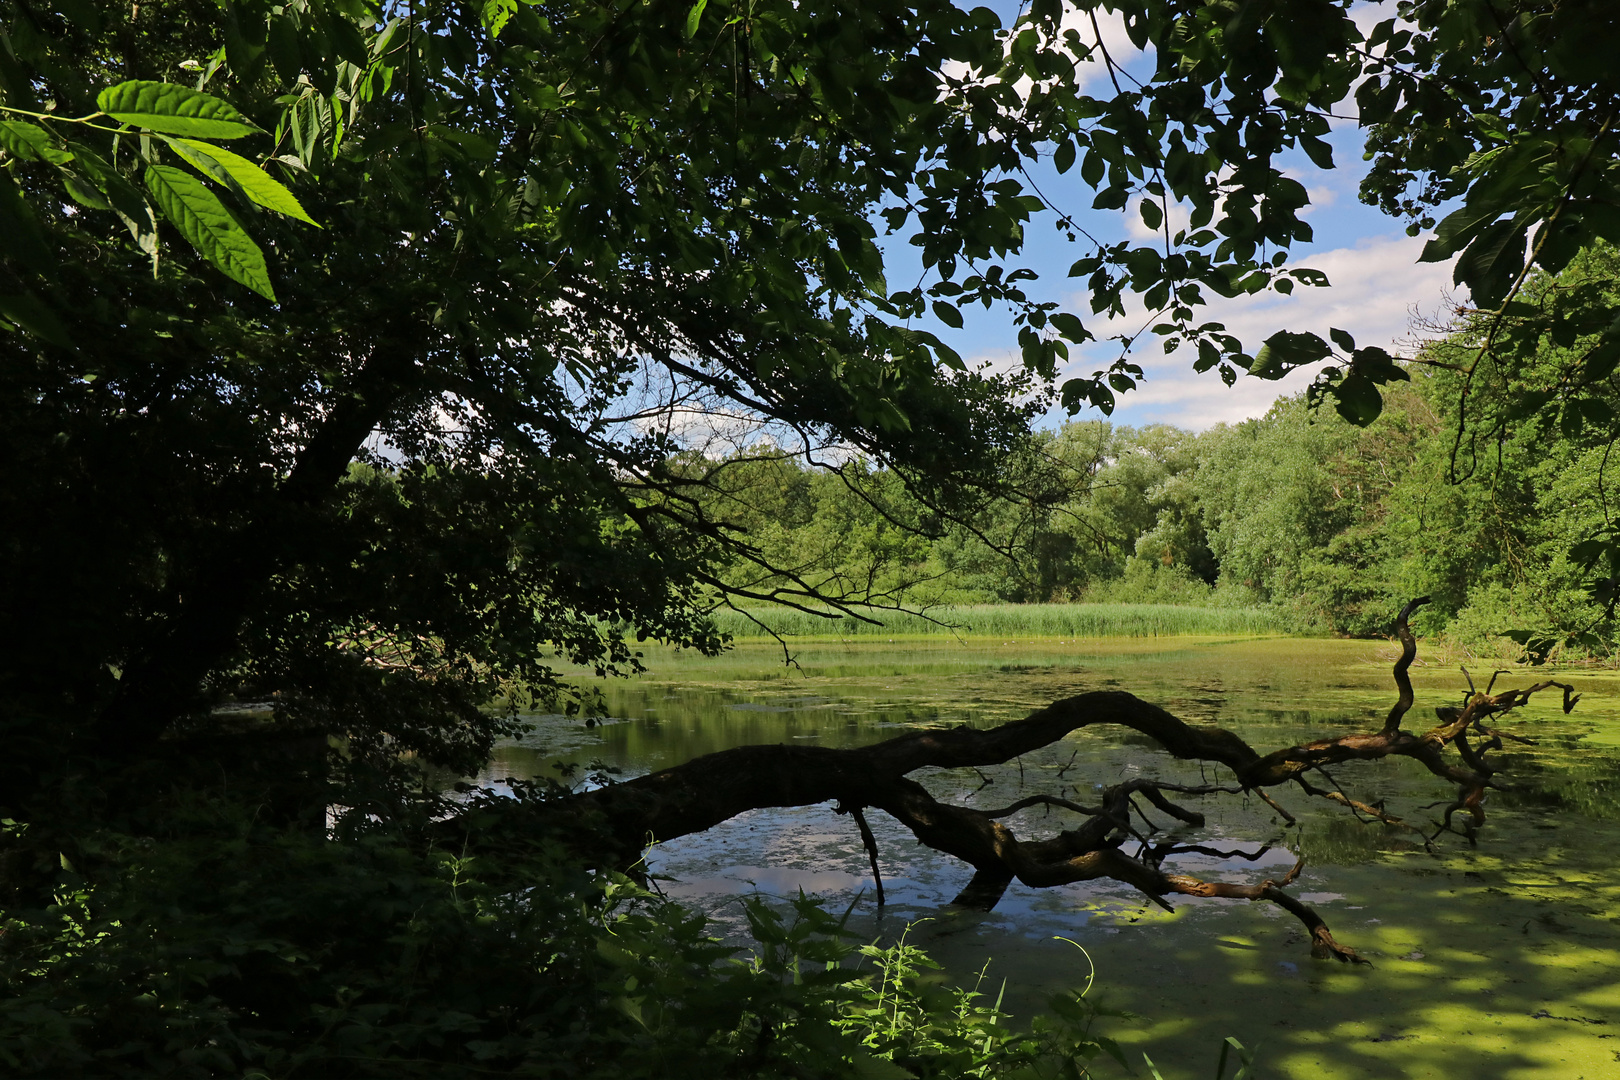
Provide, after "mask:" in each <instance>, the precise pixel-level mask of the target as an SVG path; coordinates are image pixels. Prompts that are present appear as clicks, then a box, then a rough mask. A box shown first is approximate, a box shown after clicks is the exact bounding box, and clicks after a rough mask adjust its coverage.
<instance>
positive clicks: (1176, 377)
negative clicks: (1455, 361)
mask: <svg viewBox="0 0 1620 1080" xmlns="http://www.w3.org/2000/svg"><path fill="white" fill-rule="evenodd" d="M1422 250H1423V240H1422V239H1421V238H1412V237H1406V236H1399V237H1393V236H1383V237H1369V238H1367V239H1365V240H1362V241H1361V242H1360V243H1358V244H1357V245H1356V246H1355V247H1351V248H1338V249H1335V250H1332V251H1324V252H1319V253H1317V254H1314V255H1310V256H1305V257H1303V258H1301V259H1300V260H1299V261H1298V263H1297V264H1296V263H1291V264H1290V265H1301V266H1309V267H1311V268H1312V269H1315V270H1320V271H1322V272H1323V273H1325V274H1326V275H1327V276H1328V280H1329V281H1330V282H1331V283H1332V284H1331V285H1330V286H1329V287H1326V288H1303V287H1302V288H1296V290H1295V291H1294V293H1293V294H1292V295H1290V296H1282V295H1279V294H1276V293H1263V294H1260V295H1258V296H1247V297H1240V298H1238V299H1235V300H1223V299H1218V298H1216V299H1212V301H1211V302H1210V303H1209V304H1208V305H1206V307H1205V308H1204V309H1203V311H1201V312H1199V315H1198V317H1199V319H1200V321H1218V322H1221V323H1224V324H1225V325H1226V328H1227V331H1228V332H1229V333H1232V334H1234V335H1236V336H1237V337H1238V338H1239V340H1241V341H1242V342H1243V343H1244V346H1245V347H1246V348H1247V349H1248V350H1249V351H1250V352H1253V351H1254V350H1255V349H1257V348H1259V346H1260V342H1261V341H1262V340H1263V339H1265V338H1267V337H1269V336H1271V335H1272V334H1274V333H1276V332H1277V331H1278V330H1295V331H1313V332H1315V333H1317V334H1320V335H1321V336H1323V337H1324V338H1325V337H1327V332H1328V330H1329V328H1330V327H1337V328H1339V329H1342V330H1347V331H1349V332H1350V333H1351V334H1352V335H1353V336H1354V337H1355V339H1356V344H1358V345H1379V346H1383V347H1385V348H1391V351H1395V352H1398V353H1399V352H1400V351H1401V350H1400V343H1401V342H1402V341H1406V340H1408V339H1409V338H1410V337H1411V330H1410V327H1411V324H1412V322H1413V315H1414V313H1421V314H1424V315H1429V316H1433V315H1435V314H1436V313H1438V312H1439V311H1441V310H1442V309H1443V308H1444V307H1445V304H1446V297H1447V295H1448V293H1449V292H1450V289H1451V266H1450V265H1449V264H1436V263H1419V262H1418V261H1417V257H1418V255H1419V253H1420V252H1421V251H1422ZM1070 304H1071V306H1072V307H1073V308H1074V309H1075V310H1080V311H1084V310H1085V309H1086V300H1085V297H1084V296H1079V297H1075V298H1071V300H1070ZM1145 321H1146V320H1145V316H1144V315H1143V313H1142V312H1141V310H1140V309H1137V310H1135V311H1131V312H1128V313H1127V317H1126V318H1124V319H1115V320H1111V322H1110V323H1109V324H1107V325H1106V326H1105V325H1102V324H1098V325H1096V326H1093V327H1092V329H1093V331H1094V332H1096V333H1097V334H1098V336H1099V337H1100V336H1103V335H1104V334H1109V333H1134V332H1135V331H1137V330H1138V329H1139V328H1141V326H1142V324H1143V323H1144V322H1145ZM1140 342H1141V345H1140V351H1137V350H1133V353H1132V355H1133V359H1135V361H1136V363H1138V364H1140V365H1141V366H1142V368H1143V370H1144V371H1145V373H1146V377H1145V379H1144V380H1143V382H1142V383H1141V385H1140V386H1138V388H1137V389H1135V390H1133V391H1131V392H1129V393H1126V394H1121V395H1120V396H1119V408H1118V409H1116V411H1115V413H1114V417H1115V419H1116V421H1117V422H1120V423H1127V424H1141V423H1154V422H1163V423H1171V424H1176V425H1178V426H1180V427H1187V428H1193V429H1195V430H1201V429H1203V428H1207V427H1209V426H1211V425H1213V424H1218V423H1222V422H1226V423H1233V422H1236V421H1239V420H1244V419H1248V418H1250V417H1254V416H1260V415H1262V414H1264V413H1265V411H1266V410H1267V409H1269V408H1270V407H1271V404H1272V402H1274V401H1276V399H1277V398H1279V397H1281V396H1283V395H1285V394H1294V393H1298V392H1299V391H1301V390H1303V389H1304V388H1305V387H1306V386H1308V385H1310V382H1311V379H1312V378H1313V376H1314V374H1315V370H1314V369H1301V370H1299V371H1296V372H1294V373H1292V374H1290V375H1289V376H1288V377H1287V378H1284V379H1281V380H1279V381H1277V382H1267V381H1265V380H1263V379H1255V378H1251V377H1249V376H1247V375H1240V376H1239V378H1238V381H1237V385H1236V386H1233V387H1230V388H1229V387H1227V386H1226V385H1225V384H1223V383H1222V382H1221V379H1220V375H1219V374H1218V373H1217V372H1215V371H1208V372H1205V373H1203V374H1201V375H1200V374H1198V373H1196V372H1194V371H1193V370H1192V361H1193V356H1192V355H1190V354H1189V353H1188V352H1187V350H1186V349H1185V348H1183V349H1182V350H1181V351H1178V352H1175V353H1171V354H1169V355H1168V356H1166V355H1164V354H1163V353H1162V352H1161V351H1160V350H1159V347H1158V345H1157V342H1156V340H1155V339H1153V338H1151V337H1150V336H1146V335H1144V336H1143V337H1142V338H1141V339H1140ZM1110 346H1111V347H1112V349H1113V350H1115V351H1110ZM1117 349H1118V345H1117V343H1113V342H1104V343H1101V344H1099V345H1096V346H1091V347H1089V348H1087V349H1086V350H1085V355H1084V356H1083V358H1082V359H1080V360H1078V361H1076V362H1075V363H1074V364H1072V365H1071V368H1072V370H1073V371H1074V372H1075V373H1089V372H1090V371H1092V370H1095V369H1096V368H1097V367H1098V366H1100V364H1102V363H1106V362H1108V361H1110V360H1112V359H1113V357H1114V355H1116V354H1117ZM1406 351H1407V352H1408V353H1409V351H1410V350H1409V349H1408V350H1406Z"/></svg>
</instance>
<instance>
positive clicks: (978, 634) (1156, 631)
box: [714, 604, 1289, 639]
mask: <svg viewBox="0 0 1620 1080" xmlns="http://www.w3.org/2000/svg"><path fill="white" fill-rule="evenodd" d="M868 614H870V616H871V618H872V619H873V620H874V621H870V622H869V621H865V620H864V619H858V618H853V617H849V616H839V615H838V614H837V613H836V612H829V613H828V616H829V617H823V616H821V615H817V614H814V613H812V612H808V611H800V610H797V609H794V608H744V609H740V610H726V609H722V610H720V611H717V612H715V613H714V622H715V626H716V627H717V628H718V629H719V630H720V631H721V632H722V633H726V634H730V635H731V636H732V637H734V638H738V639H748V638H760V637H768V636H770V635H771V634H780V635H782V636H784V637H833V638H862V639H865V638H880V639H881V638H909V637H939V636H958V637H963V638H992V639H993V638H1007V637H1025V638H1029V637H1036V638H1075V639H1092V638H1115V637H1124V638H1142V637H1148V638H1152V637H1174V636H1180V635H1205V636H1208V635H1233V634H1243V635H1261V634H1281V633H1284V632H1286V631H1287V629H1288V628H1289V622H1288V620H1287V618H1286V617H1285V616H1284V615H1282V614H1281V613H1279V612H1277V611H1274V610H1271V609H1268V608H1260V607H1238V608H1216V607H1188V606H1182V605H1177V604H969V605H946V606H942V607H934V608H929V609H927V610H926V611H925V612H922V613H920V614H919V613H916V612H910V611H881V612H871V613H868Z"/></svg>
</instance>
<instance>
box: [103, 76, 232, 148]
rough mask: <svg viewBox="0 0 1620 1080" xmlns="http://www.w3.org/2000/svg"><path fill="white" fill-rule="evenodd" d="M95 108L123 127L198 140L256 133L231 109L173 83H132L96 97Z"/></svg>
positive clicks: (141, 81)
mask: <svg viewBox="0 0 1620 1080" xmlns="http://www.w3.org/2000/svg"><path fill="white" fill-rule="evenodd" d="M96 108H98V109H100V110H101V111H102V112H104V113H106V114H107V115H108V116H111V117H112V118H113V119H114V120H118V121H120V122H122V123H125V124H132V125H135V126H136V127H143V128H147V129H148V130H151V131H161V132H164V133H166V134H169V135H189V136H193V137H196V138H201V139H240V138H242V137H243V136H244V135H254V134H257V133H258V132H259V131H260V128H259V127H258V125H256V124H254V123H253V122H252V121H250V120H249V119H248V118H247V117H245V116H243V115H242V114H241V113H239V112H237V111H236V108H235V106H233V105H231V103H230V102H228V101H225V100H223V99H221V98H217V97H215V96H214V95H212V94H205V93H203V92H202V91H201V90H192V89H190V88H189V87H185V86H176V85H175V84H173V83H163V82H152V81H150V80H147V79H133V80H131V81H129V82H122V83H119V84H118V85H117V86H109V87H108V88H107V89H105V90H103V91H102V92H101V93H100V94H98V95H96Z"/></svg>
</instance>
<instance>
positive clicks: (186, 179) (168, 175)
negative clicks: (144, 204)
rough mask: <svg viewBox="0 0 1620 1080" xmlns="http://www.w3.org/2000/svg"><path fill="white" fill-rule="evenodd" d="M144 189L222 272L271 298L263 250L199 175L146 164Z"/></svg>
mask: <svg viewBox="0 0 1620 1080" xmlns="http://www.w3.org/2000/svg"><path fill="white" fill-rule="evenodd" d="M146 190H147V191H149V192H151V194H152V201H153V202H154V203H156V204H157V207H158V209H159V210H160V211H161V212H162V213H163V216H164V217H166V218H168V219H169V221H170V222H171V223H173V225H174V227H175V228H176V229H178V230H179V232H180V235H181V236H183V237H185V238H186V240H187V241H188V242H189V243H190V244H191V246H192V247H194V248H196V249H197V250H198V251H199V252H200V253H201V254H202V256H203V258H205V259H207V260H208V261H209V262H211V263H213V264H214V265H215V266H216V267H218V268H219V270H220V272H221V273H223V274H224V275H225V276H226V277H228V278H230V279H231V280H232V281H236V282H240V283H241V284H243V285H246V286H247V287H248V288H250V289H252V290H253V291H254V292H256V293H258V294H259V295H260V296H262V297H264V298H265V299H267V300H274V299H275V298H276V294H275V290H274V289H273V288H272V287H271V285H270V272H269V270H268V268H266V266H265V262H264V252H262V251H260V250H259V245H258V244H256V243H254V242H253V238H252V237H251V236H249V235H248V234H247V230H245V229H243V228H242V226H241V225H240V224H239V223H238V222H237V220H236V219H235V218H234V217H232V216H231V214H230V211H228V210H226V209H225V205H224V204H223V203H221V202H220V201H219V198H218V197H217V196H215V195H214V193H213V192H212V191H209V190H208V188H207V187H205V186H204V185H203V182H202V181H201V180H198V179H197V178H196V177H195V176H192V175H191V174H190V173H188V172H183V171H181V170H180V169H176V168H173V167H172V166H168V165H148V166H147V168H146Z"/></svg>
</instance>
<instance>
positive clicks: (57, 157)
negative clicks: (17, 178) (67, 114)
mask: <svg viewBox="0 0 1620 1080" xmlns="http://www.w3.org/2000/svg"><path fill="white" fill-rule="evenodd" d="M0 146H3V147H5V148H6V149H7V150H8V151H10V152H11V153H12V154H13V155H15V156H16V157H19V158H22V159H23V160H24V161H48V162H50V163H51V164H52V165H66V164H67V163H68V162H70V161H72V160H73V154H72V153H71V152H70V151H67V150H63V149H62V148H61V147H59V146H57V145H56V142H55V140H54V139H52V138H51V133H50V132H48V131H46V130H45V129H44V128H42V127H40V126H39V125H38V124H29V123H25V122H23V121H21V120H0Z"/></svg>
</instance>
